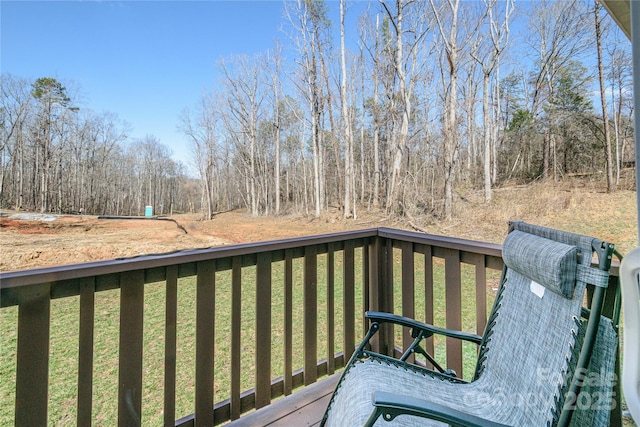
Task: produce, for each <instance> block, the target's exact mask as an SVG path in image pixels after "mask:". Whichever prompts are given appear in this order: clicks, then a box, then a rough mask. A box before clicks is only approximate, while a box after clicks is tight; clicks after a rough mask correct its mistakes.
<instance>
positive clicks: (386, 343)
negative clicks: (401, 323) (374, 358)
mask: <svg viewBox="0 0 640 427" xmlns="http://www.w3.org/2000/svg"><path fill="white" fill-rule="evenodd" d="M371 246H372V247H370V248H369V260H370V261H369V286H370V291H369V301H370V303H369V306H370V308H371V310H373V311H382V312H392V311H393V287H392V282H393V281H392V280H391V279H390V276H391V275H392V274H393V263H389V259H390V258H391V257H393V251H392V248H391V240H389V239H386V238H383V237H380V236H378V237H375V238H374V239H373V244H372V245H371ZM391 261H392V262H393V259H391ZM390 293H391V298H389V294H390ZM371 346H372V348H373V350H374V351H377V352H379V353H381V354H393V327H392V326H391V325H384V326H383V327H382V328H380V332H379V333H378V334H376V335H375V336H374V337H373V339H372V340H371Z"/></svg>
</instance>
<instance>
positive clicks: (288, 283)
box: [0, 228, 502, 426]
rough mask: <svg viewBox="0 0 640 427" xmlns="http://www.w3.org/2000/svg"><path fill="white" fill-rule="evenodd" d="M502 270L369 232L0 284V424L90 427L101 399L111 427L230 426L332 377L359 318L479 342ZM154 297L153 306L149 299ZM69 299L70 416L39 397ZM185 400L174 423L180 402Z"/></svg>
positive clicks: (400, 235) (392, 345)
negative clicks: (152, 365) (467, 335)
mask: <svg viewBox="0 0 640 427" xmlns="http://www.w3.org/2000/svg"><path fill="white" fill-rule="evenodd" d="M501 268H502V259H501V248H500V246H499V245H494V244H487V243H479V242H474V241H469V240H462V239H454V238H447V237H440V236H432V235H425V234H421V233H414V232H407V231H399V230H392V229H388V228H375V229H367V230H360V231H348V232H341V233H334V234H326V235H319V236H311V237H305V238H293V239H286V240H280V241H273V242H265V243H253V244H242V245H234V246H226V247H225V246H223V247H216V248H209V249H199V250H188V251H180V252H176V253H171V254H162V255H151V256H141V257H137V258H129V259H118V260H113V261H104V262H93V263H86V264H77V265H69V266H58V267H50V268H41V269H34V270H23V271H16V272H8V273H2V274H1V275H0V305H1V307H2V310H11V307H13V310H16V307H17V344H16V346H15V347H16V348H15V352H16V354H15V356H14V357H15V361H16V364H15V370H14V372H12V373H9V374H7V372H2V373H0V375H2V376H3V378H2V381H3V382H4V381H9V382H10V383H11V382H12V381H13V382H12V384H15V388H14V389H13V390H12V391H13V393H14V395H13V396H12V397H13V398H12V399H5V398H3V400H5V401H7V400H10V402H6V403H2V404H3V405H4V407H3V409H2V410H1V411H0V412H2V413H3V414H4V416H5V421H7V420H6V416H7V413H11V414H12V416H13V419H14V420H15V424H16V425H29V426H31V425H46V424H51V423H58V422H59V421H60V420H55V419H53V420H52V418H51V417H52V415H51V408H52V407H54V406H55V407H59V405H64V404H66V405H67V406H70V407H72V410H70V411H69V412H70V414H71V415H69V414H66V415H63V417H66V418H65V419H67V421H68V417H70V416H71V417H74V418H75V419H76V421H77V424H78V425H90V424H93V422H92V421H94V420H95V418H96V416H98V412H99V411H101V410H102V409H99V408H97V400H98V399H105V398H106V399H111V400H112V401H117V405H115V406H117V409H114V412H115V413H114V414H113V416H114V417H115V416H116V415H117V420H118V424H119V425H130V424H140V423H146V424H158V423H162V422H164V424H165V425H172V424H176V425H191V424H193V421H194V420H195V419H197V420H198V424H199V425H212V424H218V423H222V422H225V421H228V420H234V419H237V418H239V417H240V416H241V415H242V414H243V413H245V412H247V411H250V410H252V409H257V408H261V407H264V406H266V405H269V404H270V403H271V401H272V400H273V399H275V398H277V397H279V396H283V395H289V394H291V393H292V392H293V391H294V389H296V388H297V387H300V386H303V385H309V384H312V383H314V382H316V381H317V380H318V379H319V378H321V377H323V376H326V375H328V374H332V373H333V372H335V371H336V370H339V369H340V368H342V367H343V366H344V364H345V362H346V361H345V359H346V358H348V357H349V355H350V354H351V353H352V351H353V349H354V348H355V346H356V344H357V342H358V340H360V338H361V337H362V336H363V334H364V332H365V329H366V327H367V326H368V325H366V324H365V322H364V319H363V314H364V312H365V311H366V310H380V311H387V312H395V313H397V314H402V315H405V316H408V317H416V318H419V319H421V320H423V321H426V322H429V323H434V322H435V323H436V324H438V323H440V324H441V325H440V326H444V327H447V328H451V329H465V330H469V331H471V332H477V333H480V334H481V333H482V330H483V328H484V326H485V323H486V319H487V311H488V310H487V307H488V306H490V304H491V296H492V292H493V290H494V288H497V286H498V284H497V279H495V278H496V277H498V276H499V270H500V269H501ZM158 283H160V284H158ZM150 284H154V285H153V286H152V287H151V285H150ZM183 288H184V289H190V290H192V291H193V294H194V299H193V300H186V302H185V301H184V298H182V297H181V295H182V294H181V292H183V291H182V289H183ZM151 289H153V292H155V293H156V294H157V293H160V294H161V298H159V299H158V300H156V299H151V296H149V293H150V292H151ZM158 289H160V291H158ZM113 290H119V296H118V297H117V299H115V301H118V300H119V313H118V318H119V322H116V323H118V333H117V340H116V339H112V342H107V343H105V342H104V340H105V338H104V337H102V336H100V334H99V332H96V330H97V329H99V328H100V327H101V324H100V322H101V321H102V320H100V321H97V320H96V319H98V318H100V319H102V317H100V316H98V309H97V308H96V307H97V303H96V299H97V298H98V297H99V296H100V295H101V294H102V293H106V292H109V291H113ZM116 292H117V291H116ZM69 298H70V299H74V301H75V300H77V304H76V305H75V306H74V307H77V308H76V311H75V312H74V313H72V316H75V317H76V318H77V319H79V320H78V324H79V326H78V328H77V329H78V330H77V337H74V338H73V340H72V342H74V343H75V344H74V345H77V348H73V349H71V354H72V355H74V356H73V357H74V362H73V363H74V364H75V367H74V370H75V371H77V372H71V373H69V375H73V376H77V380H76V379H75V378H74V379H73V382H74V383H77V392H75V391H74V393H72V394H75V396H76V400H75V401H74V402H71V403H69V402H56V401H55V399H53V398H51V396H50V393H49V391H50V388H51V387H53V386H54V385H55V384H54V382H55V381H56V379H55V378H54V377H53V376H51V373H50V364H51V360H50V342H51V330H52V328H53V327H55V328H60V327H64V326H61V325H60V321H59V320H58V319H56V317H55V316H53V315H52V310H51V307H52V300H57V299H69ZM154 298H155V297H154ZM471 300H473V301H475V307H471V309H470V304H469V302H470V301H471ZM156 301H161V302H160V303H157V302H156ZM189 301H191V302H189ZM145 303H146V304H145ZM149 304H152V305H154V307H151V308H150V307H148V305H149ZM157 304H163V305H164V306H163V307H160V308H159V307H156V306H155V305H157ZM190 305H195V313H194V314H193V316H192V317H195V319H193V318H191V319H187V320H184V315H183V313H185V312H187V313H193V307H192V306H190ZM150 309H151V310H154V309H155V310H161V312H162V313H161V316H160V317H161V323H162V329H163V331H162V333H161V336H163V340H164V343H163V346H160V348H161V350H160V353H162V354H161V355H160V358H161V361H160V363H159V365H160V366H161V368H158V369H160V370H163V371H164V372H163V373H162V375H159V377H160V378H162V380H161V382H160V384H155V385H153V386H152V387H151V388H152V389H154V390H162V391H161V394H162V398H161V399H160V402H163V403H159V405H160V406H163V407H162V408H158V410H157V411H156V414H155V415H154V416H157V417H159V418H147V417H148V416H149V415H148V414H147V413H146V412H145V413H144V414H143V402H145V401H147V400H148V397H147V396H146V394H145V393H146V392H145V391H144V390H146V388H145V386H143V382H144V383H145V384H147V382H148V381H146V380H145V377H146V376H148V375H150V373H149V369H148V368H143V362H144V361H145V359H146V358H148V357H152V356H151V352H150V351H147V350H146V348H147V347H148V346H149V343H148V342H147V341H146V340H145V330H146V329H145V322H146V320H145V319H146V316H147V315H148V310H150ZM189 322H191V323H189ZM187 324H189V325H192V326H189V325H187ZM2 327H3V329H4V328H12V327H15V325H7V324H3V325H2ZM148 327H149V326H148V325H147V328H148ZM190 327H193V328H194V330H195V332H194V334H193V335H194V337H192V338H193V339H192V340H186V341H185V340H183V339H182V338H180V337H181V336H182V335H181V334H183V329H189V328H190ZM156 332H157V331H156ZM381 332H382V333H381V335H380V339H379V341H378V342H377V345H378V346H379V350H380V351H383V352H386V353H391V352H393V351H394V350H395V349H396V348H397V347H402V345H403V341H404V342H406V340H410V337H409V336H406V335H405V336H402V335H401V334H402V332H398V331H393V330H390V329H388V330H385V331H381ZM74 334H75V332H74ZM178 341H180V342H179V343H178ZM98 342H100V345H101V346H107V347H112V348H114V349H115V348H116V347H117V365H118V366H117V372H118V374H117V383H118V384H117V392H115V391H114V395H113V396H102V395H100V396H97V395H96V390H95V384H94V383H95V381H96V380H97V376H98V375H99V374H100V372H97V371H98V369H97V368H96V366H97V364H98V360H97V357H98V356H97V355H96V354H97V349H96V346H97V343H98ZM427 347H428V350H430V351H434V350H435V351H436V354H437V353H438V352H440V353H441V354H446V356H445V357H446V364H447V366H448V367H451V368H453V369H455V370H456V371H457V372H465V367H464V361H465V356H464V354H465V351H464V349H463V347H462V345H461V344H460V343H459V342H455V341H446V342H443V343H434V342H433V341H429V342H428V343H427ZM115 351H116V350H114V352H115ZM472 353H473V351H472ZM185 354H186V355H188V356H185ZM473 355H474V354H472V356H473ZM5 356H6V357H9V356H8V355H7V354H6V353H5V350H3V357H5ZM184 360H188V361H191V362H187V364H191V365H194V366H190V367H189V368H188V369H187V371H189V372H190V374H189V373H188V374H187V377H188V380H187V382H186V383H185V382H184V381H183V380H177V371H178V370H180V369H182V368H181V367H180V366H181V363H183V361H184ZM221 360H223V361H224V363H223V364H222V365H223V366H222V368H221V367H220V366H221V363H220V361H221ZM101 366H102V365H101ZM157 374H158V373H157V372H156V373H154V378H156V377H158V375H157ZM465 375H466V372H465ZM49 378H51V381H50V380H49ZM67 380H68V379H67ZM190 388H191V389H192V392H190V393H191V394H189V393H187V395H188V396H187V397H186V399H187V400H188V403H187V412H186V413H185V409H184V407H177V406H180V405H182V404H177V401H178V400H181V399H182V400H184V399H183V398H182V397H181V398H180V399H178V397H179V396H180V395H181V394H183V393H184V392H185V390H188V389H190ZM114 389H115V388H114ZM189 396H191V398H190V397H189ZM190 399H192V401H191V400H190ZM182 400H181V401H182ZM100 408H102V406H100ZM192 412H193V413H192ZM189 414H191V415H189ZM101 416H103V415H101ZM176 419H177V421H176ZM9 421H11V419H9ZM111 422H114V419H111Z"/></svg>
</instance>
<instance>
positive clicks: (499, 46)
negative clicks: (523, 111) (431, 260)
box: [471, 0, 514, 202]
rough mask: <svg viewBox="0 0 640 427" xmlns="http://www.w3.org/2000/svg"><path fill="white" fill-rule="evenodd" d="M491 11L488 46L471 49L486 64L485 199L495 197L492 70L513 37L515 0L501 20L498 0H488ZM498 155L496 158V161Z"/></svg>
mask: <svg viewBox="0 0 640 427" xmlns="http://www.w3.org/2000/svg"><path fill="white" fill-rule="evenodd" d="M484 4H485V7H486V11H487V15H488V18H489V19H488V26H489V28H488V29H489V31H488V35H487V36H486V38H488V39H489V41H490V43H487V46H484V49H482V52H481V53H478V51H476V50H472V51H471V55H472V56H473V58H474V59H475V60H476V61H477V62H478V63H479V64H480V65H481V66H482V118H483V119H482V123H483V138H482V140H483V145H484V148H483V152H484V158H483V160H484V161H483V164H484V168H483V176H484V201H485V202H489V201H490V200H491V194H492V191H491V153H492V151H493V150H492V146H493V145H494V144H495V141H494V142H493V144H492V141H491V139H492V138H491V124H490V120H491V117H490V115H491V110H490V107H489V92H490V88H489V86H490V80H491V77H492V74H493V73H494V71H495V70H496V67H497V65H498V64H499V61H500V55H501V54H502V52H503V51H504V49H505V47H506V46H507V43H508V41H509V19H510V17H511V14H512V13H513V10H514V2H513V0H507V1H506V2H505V3H504V5H503V6H504V9H503V10H502V12H501V14H502V18H500V21H497V19H498V18H497V17H496V16H495V14H496V13H500V12H499V11H498V10H496V9H497V6H498V2H497V0H484ZM495 161H496V159H495V158H494V162H495Z"/></svg>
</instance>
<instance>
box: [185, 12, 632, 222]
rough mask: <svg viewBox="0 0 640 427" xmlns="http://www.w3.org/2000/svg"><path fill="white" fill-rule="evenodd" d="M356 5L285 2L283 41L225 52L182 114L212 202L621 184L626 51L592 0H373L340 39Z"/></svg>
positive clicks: (626, 120)
mask: <svg viewBox="0 0 640 427" xmlns="http://www.w3.org/2000/svg"><path fill="white" fill-rule="evenodd" d="M350 4H352V3H350V2H347V1H346V0H341V1H340V3H339V10H334V9H335V8H336V7H335V4H334V6H333V9H332V8H331V7H330V4H329V3H327V2H324V1H315V0H297V1H287V2H285V3H284V18H283V27H284V32H285V34H286V37H287V43H286V44H284V45H283V44H282V43H281V42H276V43H275V44H274V46H273V48H272V49H270V50H269V51H268V52H265V53H264V54H261V55H256V56H253V57H249V56H246V55H236V56H230V57H226V58H222V59H221V60H220V62H219V69H220V75H221V78H220V82H219V84H218V85H216V86H215V88H214V89H213V90H212V91H211V92H210V93H208V94H206V95H204V96H203V97H202V99H201V101H200V103H199V104H198V105H197V106H194V107H192V108H189V109H187V110H185V111H184V113H183V115H182V117H181V128H182V130H183V132H184V134H185V135H187V136H188V138H189V139H190V141H191V143H192V146H193V148H194V154H195V159H196V163H197V165H198V170H199V173H200V176H201V178H202V179H201V184H202V186H203V188H202V191H203V194H206V204H207V206H208V208H207V212H209V213H212V212H215V211H216V210H219V209H221V208H222V207H228V206H231V205H234V204H237V203H242V204H243V205H244V206H245V207H246V208H247V210H248V211H249V212H250V213H251V214H253V215H262V214H272V213H274V214H278V213H280V212H281V211H282V210H283V209H285V210H295V211H304V212H306V213H308V214H313V215H315V216H316V217H317V216H319V215H321V213H322V212H324V211H326V210H327V209H330V208H332V207H333V208H336V207H337V208H339V209H341V210H342V212H343V215H344V216H345V217H346V218H348V217H354V216H356V215H357V210H358V209H370V208H382V209H384V210H386V211H387V213H389V214H400V215H402V214H412V213H413V214H428V215H433V216H434V217H437V218H450V217H451V215H452V212H453V206H454V202H455V200H456V191H457V189H458V188H460V187H464V188H465V189H471V190H474V189H475V190H477V191H478V192H482V193H483V194H484V199H485V201H490V200H491V197H492V191H493V189H494V188H495V187H496V186H500V185H503V184H505V183H507V182H522V183H527V182H531V181H533V180H538V179H554V180H559V179H562V178H563V177H566V176H567V175H572V174H591V173H601V174H602V176H605V177H606V178H607V187H608V190H609V191H615V189H616V186H617V185H618V183H619V180H620V172H621V169H622V167H623V165H624V162H625V160H626V159H629V158H630V157H631V156H632V149H633V148H632V146H631V144H630V141H632V135H633V128H632V122H631V117H632V113H633V111H632V105H631V99H632V88H631V57H630V52H629V44H628V42H627V40H626V39H624V38H623V36H621V35H620V33H619V32H616V31H617V29H616V28H615V27H614V26H612V25H610V20H609V18H608V17H607V16H606V14H604V13H603V12H602V11H601V10H600V6H599V5H598V4H597V3H595V2H593V1H583V0H568V1H561V2H552V1H546V0H541V1H537V2H527V3H525V4H519V5H518V8H519V9H517V8H516V4H515V2H513V1H512V0H505V1H496V0H483V1H481V2H464V1H459V0H450V1H446V2H444V1H436V0H429V1H409V0H396V1H384V0H380V1H378V2H371V3H369V5H368V7H367V8H366V10H364V12H362V14H361V15H360V16H359V18H358V20H357V22H358V24H357V26H356V27H355V28H354V27H353V26H352V27H351V28H350V29H349V31H350V32H351V36H352V37H351V39H350V40H351V43H350V45H349V48H347V47H346V43H345V33H346V32H347V29H346V28H345V14H347V13H349V5H350ZM514 25H515V26H517V28H518V29H519V31H518V32H514V31H512V28H513V27H514ZM338 35H339V36H338ZM354 40H355V41H354ZM598 91H599V93H600V94H601V96H600V98H599V101H600V102H597V101H596V100H598V97H596V96H594V94H596V93H598Z"/></svg>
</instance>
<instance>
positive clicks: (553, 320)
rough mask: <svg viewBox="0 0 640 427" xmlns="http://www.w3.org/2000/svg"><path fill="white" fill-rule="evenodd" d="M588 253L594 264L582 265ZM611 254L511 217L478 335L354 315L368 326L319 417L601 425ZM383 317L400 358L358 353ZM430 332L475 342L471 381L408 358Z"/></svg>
mask: <svg viewBox="0 0 640 427" xmlns="http://www.w3.org/2000/svg"><path fill="white" fill-rule="evenodd" d="M594 252H595V253H596V254H597V256H598V267H592V257H593V254H594ZM613 252H614V248H613V245H611V244H608V243H605V242H602V241H600V240H597V239H593V238H589V237H586V236H581V235H576V234H572V233H567V232H562V231H557V230H552V229H549V228H543V227H538V226H533V225H530V224H526V223H523V222H514V223H511V224H510V231H509V234H508V236H507V238H506V240H505V242H504V245H503V249H502V254H503V259H504V264H505V267H504V269H503V272H502V279H501V284H500V288H499V290H498V293H497V295H496V300H495V304H494V306H493V310H492V312H491V314H490V316H489V320H488V322H487V327H486V329H485V333H484V336H482V337H480V336H477V335H474V334H469V333H465V332H459V331H451V330H445V329H441V328H437V327H434V326H430V325H426V324H424V323H421V322H417V321H415V320H412V319H408V318H405V317H400V316H395V315H393V314H389V313H379V312H368V313H366V318H368V319H369V320H370V322H371V326H370V329H369V332H368V333H367V335H366V337H365V339H364V341H363V342H362V343H361V344H360V345H359V346H358V348H357V349H356V351H355V353H354V354H353V356H352V357H351V359H350V361H349V363H348V364H347V367H346V368H345V370H344V372H343V374H342V377H341V378H340V380H339V382H338V384H337V386H336V389H335V391H334V393H333V395H332V397H331V400H330V403H329V406H328V408H327V410H326V412H325V415H324V417H323V419H322V423H321V425H322V426H361V425H365V426H371V425H374V424H375V425H376V426H387V425H393V426H396V425H398V426H418V425H419V426H424V425H453V426H462V425H472V426H502V425H509V426H519V427H520V426H548V425H553V426H555V425H559V426H566V425H576V426H605V425H608V424H609V413H610V410H611V405H613V404H616V402H615V401H612V394H613V392H612V383H613V381H614V367H615V358H616V357H617V347H618V337H617V333H616V330H617V325H614V322H612V321H611V320H610V319H608V318H606V317H604V316H601V310H602V306H603V301H604V295H605V291H606V287H607V285H608V281H609V280H608V279H609V273H608V271H609V268H610V265H611V259H612V255H613ZM587 284H590V285H594V287H593V288H591V289H594V291H593V294H592V296H591V298H590V302H591V304H590V308H585V307H583V302H584V301H586V300H588V298H585V295H586V289H587ZM385 323H392V324H395V325H400V326H402V327H406V328H409V329H410V331H411V334H412V337H413V338H415V340H414V342H413V344H412V345H411V346H410V348H409V349H406V351H405V352H404V354H403V355H402V357H401V358H400V359H395V358H392V357H390V356H387V355H383V354H378V353H375V352H373V351H371V350H370V347H371V345H370V344H369V341H370V340H371V338H372V337H373V336H374V335H375V334H376V333H377V331H378V330H379V329H380V327H381V325H382V324H385ZM433 334H441V335H445V336H447V337H455V338H458V339H462V340H465V341H469V342H472V343H475V344H477V345H478V346H479V347H478V360H477V364H476V369H475V374H474V376H473V379H472V381H470V382H467V381H464V380H462V379H460V378H457V377H456V376H455V375H454V373H452V372H451V371H447V370H444V369H442V368H439V369H436V370H429V369H426V367H423V366H419V365H418V364H416V363H409V362H408V360H410V358H409V356H410V355H411V354H416V353H417V354H423V355H425V357H426V359H427V360H429V361H431V360H433V358H432V356H431V355H427V354H426V352H425V351H424V349H423V347H422V346H421V344H420V343H421V341H422V340H423V339H425V338H428V337H431V336H432V335H433ZM432 363H433V364H434V366H436V367H439V365H437V363H435V361H433V362H432ZM424 365H426V364H424Z"/></svg>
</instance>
